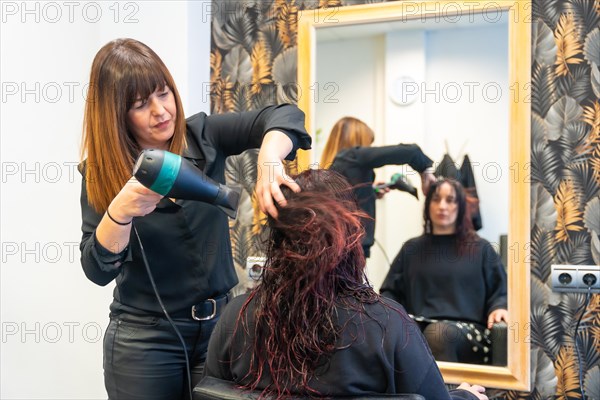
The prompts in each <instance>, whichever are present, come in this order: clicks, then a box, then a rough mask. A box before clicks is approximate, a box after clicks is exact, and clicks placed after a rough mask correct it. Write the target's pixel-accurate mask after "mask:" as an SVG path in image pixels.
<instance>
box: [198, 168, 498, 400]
mask: <svg viewBox="0 0 600 400" xmlns="http://www.w3.org/2000/svg"><path fill="white" fill-rule="evenodd" d="M296 182H297V183H298V185H299V186H300V188H301V189H302V190H301V191H300V192H297V193H294V192H292V191H290V190H289V189H288V188H285V187H284V188H282V190H283V191H284V194H285V197H286V199H287V201H288V202H287V205H286V206H285V207H282V208H280V209H279V216H278V218H277V219H274V218H269V220H268V226H269V228H270V238H269V240H268V243H267V262H266V264H265V268H264V269H263V273H262V281H261V283H260V284H259V285H258V286H257V287H256V288H255V289H254V290H253V291H252V292H251V293H250V294H248V295H242V296H238V297H236V298H235V299H234V300H233V301H232V302H231V303H230V304H229V305H228V306H227V309H226V310H225V312H224V313H223V315H222V317H221V319H220V320H219V322H218V323H217V327H216V328H215V331H214V333H213V335H212V337H211V339H210V343H209V349H208V355H207V360H206V366H205V374H206V375H207V376H212V377H216V378H219V379H223V380H228V381H233V382H236V383H237V384H239V385H241V386H242V387H243V388H244V389H251V390H259V391H261V392H262V395H264V396H266V397H265V398H276V399H283V398H286V397H287V396H290V395H294V394H296V395H299V396H311V397H328V396H350V395H364V394H375V393H394V394H396V393H406V392H410V393H418V394H421V395H423V396H424V397H425V398H427V399H436V400H443V399H450V398H456V399H459V398H463V399H487V397H486V396H485V395H484V394H482V393H483V391H484V389H483V388H482V387H480V386H470V385H468V384H462V385H461V387H460V390H454V391H452V392H451V393H449V392H448V391H447V390H446V387H445V385H444V381H443V380H442V376H441V374H440V371H439V369H438V367H437V364H436V363H435V360H434V359H433V357H432V355H431V352H430V351H429V349H428V347H427V344H426V342H425V340H424V338H423V336H422V334H421V333H420V331H419V329H418V328H417V327H416V325H415V324H414V322H412V321H411V319H410V318H409V317H408V315H407V314H406V312H405V311H404V309H403V308H402V306H400V305H399V304H397V303H396V302H394V301H392V300H389V299H385V298H382V297H380V296H379V295H378V294H377V293H376V292H375V291H374V290H373V288H372V287H371V286H370V285H369V283H368V281H367V278H366V276H365V258H364V255H363V251H362V245H361V239H362V236H363V234H364V230H363V228H362V225H361V221H360V217H362V216H363V213H362V212H360V211H359V210H358V208H357V206H356V202H355V200H354V196H353V192H352V188H351V187H350V185H349V184H348V182H347V181H346V180H345V179H344V178H343V177H342V176H341V175H340V174H338V173H336V172H335V171H332V170H308V171H305V172H303V173H301V174H300V175H298V176H297V177H296ZM269 395H271V396H273V397H269Z"/></svg>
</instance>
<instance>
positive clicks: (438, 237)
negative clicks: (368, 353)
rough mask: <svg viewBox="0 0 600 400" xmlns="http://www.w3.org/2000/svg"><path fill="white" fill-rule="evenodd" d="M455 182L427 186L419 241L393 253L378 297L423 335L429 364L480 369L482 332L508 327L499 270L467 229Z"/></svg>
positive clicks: (484, 355) (485, 336)
mask: <svg viewBox="0 0 600 400" xmlns="http://www.w3.org/2000/svg"><path fill="white" fill-rule="evenodd" d="M468 208H469V207H468V201H467V196H466V194H465V191H464V189H463V187H462V185H461V184H460V183H458V182H457V181H455V180H452V179H443V180H440V181H438V182H436V183H434V184H433V185H432V186H431V188H430V191H429V193H428V194H427V197H426V198H425V208H424V212H423V216H424V220H425V227H424V233H423V235H421V236H419V237H416V238H413V239H410V240H409V241H407V242H406V243H405V244H404V245H403V246H402V249H400V252H399V253H398V255H397V256H396V258H395V259H394V262H393V263H392V266H391V268H390V271H389V272H388V275H387V276H386V278H385V280H384V282H383V285H382V286H381V289H380V292H381V294H382V295H383V296H386V297H389V298H391V299H394V300H396V301H398V302H399V303H400V304H402V305H403V306H404V307H405V308H406V311H408V313H409V314H411V315H412V316H413V318H414V319H415V320H416V321H417V322H418V324H419V326H420V328H421V329H422V330H423V333H424V335H425V338H426V339H427V342H428V343H429V346H431V350H432V352H433V355H434V357H435V359H436V360H438V361H451V362H466V363H474V364H475V363H476V364H487V363H490V361H491V346H490V344H491V342H490V339H489V332H488V331H487V329H490V328H491V327H492V325H493V324H494V323H496V322H500V321H507V320H508V311H507V310H506V308H507V298H506V271H505V270H504V266H503V265H502V262H501V261H500V256H499V255H498V254H497V253H496V251H495V250H494V248H493V247H492V245H491V244H490V243H489V242H488V241H487V240H485V239H483V238H480V237H479V236H478V235H477V233H476V232H475V230H473V226H472V223H471V217H470V215H471V214H470V213H469V211H468Z"/></svg>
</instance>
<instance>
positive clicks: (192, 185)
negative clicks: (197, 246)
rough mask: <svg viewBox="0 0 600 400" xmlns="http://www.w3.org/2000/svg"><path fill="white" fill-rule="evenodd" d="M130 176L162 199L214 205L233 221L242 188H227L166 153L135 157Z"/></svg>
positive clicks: (171, 154)
mask: <svg viewBox="0 0 600 400" xmlns="http://www.w3.org/2000/svg"><path fill="white" fill-rule="evenodd" d="M133 176H135V178H136V179H137V180H138V181H139V182H140V183H141V184H142V185H144V186H146V187H147V188H148V189H150V190H152V191H154V192H156V193H159V194H161V195H163V196H165V197H173V198H176V199H184V200H198V201H202V202H205V203H209V204H213V205H215V206H217V207H218V208H219V209H221V211H223V212H224V213H225V214H227V216H229V217H231V218H235V217H236V215H237V208H238V203H239V201H240V194H241V188H230V187H227V186H225V185H222V184H220V183H218V182H215V181H214V180H212V179H211V178H209V177H208V176H207V175H206V174H205V173H204V172H202V170H200V168H198V167H196V166H195V165H194V164H193V163H191V162H190V161H188V160H186V159H185V158H183V157H181V156H179V155H177V154H174V153H171V152H168V151H166V150H156V149H147V150H143V151H142V152H141V153H140V155H139V156H138V159H137V161H136V162H135V166H134V167H133Z"/></svg>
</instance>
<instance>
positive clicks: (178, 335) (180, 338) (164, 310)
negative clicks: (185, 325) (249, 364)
mask: <svg viewBox="0 0 600 400" xmlns="http://www.w3.org/2000/svg"><path fill="white" fill-rule="evenodd" d="M132 226H133V231H134V232H135V236H136V237H137V240H138V243H139V244H140V250H141V252H142V259H143V260H144V265H145V266H146V272H148V278H149V279H150V284H151V285H152V289H153V290H154V294H155V295H156V299H157V300H158V304H160V308H161V309H162V311H163V314H165V317H166V318H167V320H168V321H169V323H170V324H171V327H172V328H173V330H174V331H175V333H176V334H177V337H178V338H179V340H180V341H181V345H182V346H183V353H184V355H185V370H186V373H187V381H188V391H189V396H190V399H192V374H191V372H190V360H189V358H188V352H187V346H186V345H185V341H184V340H183V337H182V336H181V333H180V332H179V329H177V325H175V322H173V320H172V319H171V317H170V316H169V313H168V312H167V309H166V308H165V305H164V304H163V302H162V299H161V298H160V295H159V294H158V289H157V288H156V283H154V277H153V276H152V272H151V271H150V265H149V264H148V259H146V252H145V251H144V245H143V244H142V240H141V239H140V235H139V234H138V231H137V229H136V228H135V224H133V225H132Z"/></svg>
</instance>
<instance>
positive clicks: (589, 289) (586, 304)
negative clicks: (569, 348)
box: [575, 286, 592, 400]
mask: <svg viewBox="0 0 600 400" xmlns="http://www.w3.org/2000/svg"><path fill="white" fill-rule="evenodd" d="M591 294H592V287H591V286H588V292H587V296H586V299H585V303H584V305H583V309H582V310H581V314H579V319H577V324H576V325H575V351H576V352H577V363H578V364H579V387H580V388H581V400H585V393H584V390H583V377H582V375H583V367H582V365H581V354H579V346H578V339H579V336H578V335H577V331H578V330H579V323H580V322H581V318H582V317H583V314H585V310H586V309H587V307H588V305H589V304H590V297H591Z"/></svg>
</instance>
